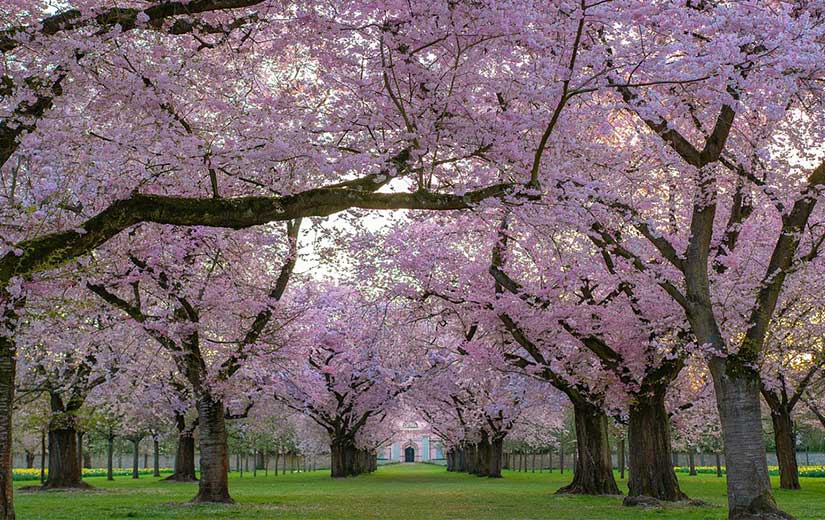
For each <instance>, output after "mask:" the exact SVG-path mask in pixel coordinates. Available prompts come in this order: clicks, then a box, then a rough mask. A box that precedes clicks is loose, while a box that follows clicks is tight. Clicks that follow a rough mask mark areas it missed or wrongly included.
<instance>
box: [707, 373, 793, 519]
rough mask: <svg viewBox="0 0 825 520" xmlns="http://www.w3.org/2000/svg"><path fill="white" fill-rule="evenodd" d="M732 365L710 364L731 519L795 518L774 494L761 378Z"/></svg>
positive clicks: (729, 516)
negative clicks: (762, 416) (764, 436)
mask: <svg viewBox="0 0 825 520" xmlns="http://www.w3.org/2000/svg"><path fill="white" fill-rule="evenodd" d="M729 363H730V361H728V360H726V359H722V358H715V359H713V360H712V361H711V362H710V369H711V374H712V375H713V386H714V389H715V390H716V405H717V407H718V409H719V418H720V420H721V424H722V436H723V440H724V444H725V465H726V467H727V486H728V518H729V519H730V520H775V519H788V518H793V517H792V516H790V515H788V514H787V513H785V512H783V511H781V510H780V509H779V508H778V507H777V505H776V502H775V501H774V498H773V493H772V492H771V481H770V478H769V476H768V461H767V456H766V454H765V441H764V439H763V438H762V421H761V410H760V383H759V379H758V376H757V375H756V374H753V373H752V372H750V371H749V369H746V368H743V367H741V366H735V367H731V366H729ZM737 365H738V364H737Z"/></svg>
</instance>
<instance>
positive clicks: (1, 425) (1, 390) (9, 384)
mask: <svg viewBox="0 0 825 520" xmlns="http://www.w3.org/2000/svg"><path fill="white" fill-rule="evenodd" d="M0 295H2V289H0ZM2 302H4V300H0V303H2ZM5 319H8V316H3V315H0V320H5ZM10 328H11V327H10V324H5V325H4V326H3V327H2V328H0V520H14V502H13V495H12V464H13V463H12V456H11V428H12V419H11V414H12V410H13V409H14V376H15V365H16V359H15V353H14V344H13V341H14V340H13V339H12V337H11V336H10V335H7V334H11V330H7V329H10Z"/></svg>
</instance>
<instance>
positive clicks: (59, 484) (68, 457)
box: [43, 417, 88, 489]
mask: <svg viewBox="0 0 825 520" xmlns="http://www.w3.org/2000/svg"><path fill="white" fill-rule="evenodd" d="M81 475H82V473H81V469H80V457H79V456H78V452H77V431H76V430H75V428H74V423H73V421H72V420H71V419H69V420H67V419H66V417H58V418H57V419H54V420H53V422H52V424H51V425H50V428H49V476H48V477H47V478H46V482H45V483H44V484H43V487H44V488H45V489H59V488H84V487H88V484H85V483H84V482H83V481H82V479H81Z"/></svg>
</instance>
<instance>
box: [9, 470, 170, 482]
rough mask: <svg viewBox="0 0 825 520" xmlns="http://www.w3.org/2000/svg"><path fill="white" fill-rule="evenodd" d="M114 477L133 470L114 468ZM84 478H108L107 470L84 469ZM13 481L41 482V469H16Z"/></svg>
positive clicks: (166, 471)
mask: <svg viewBox="0 0 825 520" xmlns="http://www.w3.org/2000/svg"><path fill="white" fill-rule="evenodd" d="M160 472H161V473H172V472H174V470H173V469H172V468H160ZM152 473H154V470H153V469H152V468H141V469H139V470H138V475H151V474H152ZM48 474H49V470H48V469H47V470H46V475H48ZM112 475H113V476H115V477H128V476H131V475H132V469H131V468H114V469H112ZM83 476H84V477H105V476H106V468H83ZM12 480H15V481H25V480H40V468H30V469H26V468H15V469H13V470H12Z"/></svg>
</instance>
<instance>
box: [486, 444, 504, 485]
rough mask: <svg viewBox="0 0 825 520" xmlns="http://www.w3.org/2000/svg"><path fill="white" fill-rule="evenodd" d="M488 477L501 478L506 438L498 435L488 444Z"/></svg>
mask: <svg viewBox="0 0 825 520" xmlns="http://www.w3.org/2000/svg"><path fill="white" fill-rule="evenodd" d="M486 449H487V455H486V457H485V459H486V466H487V475H486V476H487V477H489V478H501V468H502V460H503V458H504V437H503V436H499V435H496V436H494V437H493V439H492V440H490V441H489V442H487V446H486Z"/></svg>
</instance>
